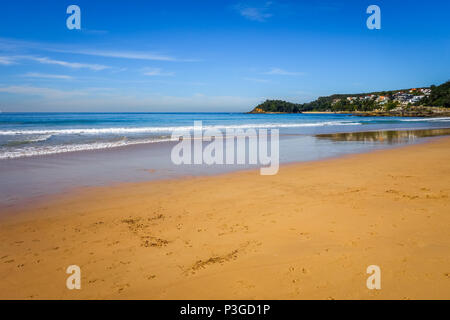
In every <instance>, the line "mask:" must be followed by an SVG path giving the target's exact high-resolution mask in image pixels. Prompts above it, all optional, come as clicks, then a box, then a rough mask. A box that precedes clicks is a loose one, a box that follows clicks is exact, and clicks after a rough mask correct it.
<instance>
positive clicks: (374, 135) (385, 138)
mask: <svg viewBox="0 0 450 320" xmlns="http://www.w3.org/2000/svg"><path fill="white" fill-rule="evenodd" d="M444 135H450V128H445V129H427V130H404V131H395V130H389V131H367V132H349V133H332V134H318V135H316V137H317V138H318V139H327V140H332V141H359V142H382V143H388V144H395V143H407V142H412V141H414V140H416V139H418V138H427V137H436V136H444Z"/></svg>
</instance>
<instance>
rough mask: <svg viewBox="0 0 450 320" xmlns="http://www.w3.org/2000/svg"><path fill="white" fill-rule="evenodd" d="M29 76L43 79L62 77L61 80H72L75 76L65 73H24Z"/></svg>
mask: <svg viewBox="0 0 450 320" xmlns="http://www.w3.org/2000/svg"><path fill="white" fill-rule="evenodd" d="M23 76H24V77H27V78H41V79H60V80H72V79H73V77H71V76H68V75H63V74H48V73H38V72H28V73H26V74H24V75H23Z"/></svg>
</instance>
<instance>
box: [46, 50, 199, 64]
mask: <svg viewBox="0 0 450 320" xmlns="http://www.w3.org/2000/svg"><path fill="white" fill-rule="evenodd" d="M50 50H51V51H55V52H64V53H75V54H83V55H90V56H98V57H106V58H121V59H134V60H150V61H181V62H194V61H199V60H196V59H179V58H176V57H172V56H168V55H162V54H158V53H152V52H133V51H109V50H84V49H70V50H64V49H50Z"/></svg>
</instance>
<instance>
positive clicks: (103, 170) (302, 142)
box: [0, 113, 450, 212]
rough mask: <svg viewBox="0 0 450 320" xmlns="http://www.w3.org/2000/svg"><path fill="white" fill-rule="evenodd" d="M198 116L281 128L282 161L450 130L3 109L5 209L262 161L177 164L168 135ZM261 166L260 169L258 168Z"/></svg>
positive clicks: (420, 123)
mask: <svg viewBox="0 0 450 320" xmlns="http://www.w3.org/2000/svg"><path fill="white" fill-rule="evenodd" d="M194 121H202V125H203V128H204V129H207V128H218V129H226V128H242V129H246V128H268V129H272V128H278V129H279V130H280V141H279V161H280V163H281V164H283V163H289V162H302V161H313V160H318V159H325V158H330V157H337V156H342V155H346V154H352V153H359V152H367V151H371V150H378V149H383V148H390V147H392V146H395V145H403V144H409V143H416V142H418V141H421V140H422V139H427V137H430V136H434V135H436V134H437V135H444V134H447V135H448V134H450V131H449V130H448V129H447V130H446V129H444V128H450V118H437V119H436V118H435V119H414V118H379V117H374V118H366V117H356V116H351V115H342V114H340V115H333V114H320V115H314V114H242V113H2V114H0V212H4V211H6V210H5V209H6V208H10V207H11V208H14V207H16V206H17V205H20V204H22V203H34V202H35V201H39V200H42V199H46V196H49V195H50V196H51V195H54V194H61V193H65V192H71V190H73V188H79V187H86V186H102V185H110V184H116V183H122V182H140V181H150V180H158V179H167V178H169V179H170V178H177V177H180V176H198V175H214V174H218V173H226V172H231V171H236V170H243V169H259V168H261V165H259V164H256V165H254V164H253V165H251V164H248V163H247V164H230V165H229V164H227V165H206V164H201V165H176V164H174V163H173V161H172V159H171V150H172V149H173V147H174V146H175V145H176V144H177V143H178V141H170V140H171V139H170V138H171V134H172V131H173V130H176V129H183V128H184V129H192V128H193V126H194ZM418 129H424V130H422V131H418ZM429 129H432V130H429ZM222 132H224V131H222ZM206 144H208V143H206ZM224 148H225V144H224ZM224 153H225V149H224ZM280 170H283V167H280ZM258 172H259V170H255V174H259V173H258ZM155 188H157V186H155Z"/></svg>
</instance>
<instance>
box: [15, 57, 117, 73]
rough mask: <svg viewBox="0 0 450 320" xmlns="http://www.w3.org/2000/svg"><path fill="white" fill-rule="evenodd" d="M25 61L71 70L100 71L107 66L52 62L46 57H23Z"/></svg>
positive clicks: (61, 61) (60, 61) (52, 60)
mask: <svg viewBox="0 0 450 320" xmlns="http://www.w3.org/2000/svg"><path fill="white" fill-rule="evenodd" d="M23 58H25V59H30V60H33V61H37V62H39V63H42V64H55V65H59V66H63V67H68V68H72V69H81V68H86V69H91V70H94V71H100V70H104V69H108V68H109V67H108V66H105V65H101V64H88V63H79V62H69V61H63V60H54V59H50V58H47V57H34V56H23Z"/></svg>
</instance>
